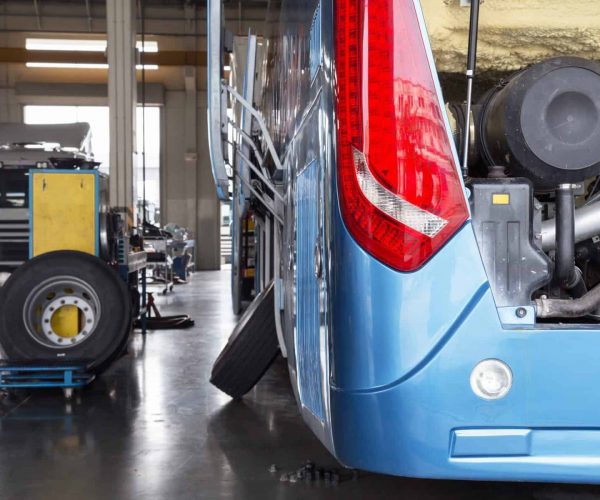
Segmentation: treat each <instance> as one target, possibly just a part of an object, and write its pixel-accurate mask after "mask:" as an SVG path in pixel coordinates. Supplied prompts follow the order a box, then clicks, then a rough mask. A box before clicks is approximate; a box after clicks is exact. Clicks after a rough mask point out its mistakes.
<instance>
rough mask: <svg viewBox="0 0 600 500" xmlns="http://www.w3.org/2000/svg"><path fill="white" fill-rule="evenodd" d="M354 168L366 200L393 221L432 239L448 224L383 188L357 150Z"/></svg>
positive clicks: (355, 151)
mask: <svg viewBox="0 0 600 500" xmlns="http://www.w3.org/2000/svg"><path fill="white" fill-rule="evenodd" d="M354 166H355V168H356V177H357V179H358V185H359V186H360V189H361V191H362V192H363V194H364V195H365V198H367V200H369V201H370V202H371V203H373V205H375V206H376V207H377V208H379V210H381V211H382V212H384V213H386V214H388V215H389V216H390V217H391V218H392V219H394V220H397V221H398V222H401V223H402V224H404V225H405V226H408V227H410V228H411V229H414V230H415V231H418V232H419V233H421V234H424V235H425V236H429V237H430V238H433V237H434V236H435V235H436V234H438V233H439V232H440V231H441V230H442V229H443V228H444V226H445V225H446V224H448V221H446V220H444V219H442V218H441V217H438V216H437V215H434V214H432V213H429V212H427V211H426V210H422V209H420V208H419V207H417V206H415V205H413V204H412V203H409V202H408V201H406V200H404V199H402V198H401V197H400V196H398V195H396V194H394V193H392V192H391V191H389V190H388V189H386V188H385V187H384V186H382V185H381V184H380V183H379V182H378V181H377V179H375V177H374V176H373V174H372V173H371V171H370V170H369V165H367V160H366V159H365V155H363V154H362V153H361V152H360V151H358V150H357V149H354Z"/></svg>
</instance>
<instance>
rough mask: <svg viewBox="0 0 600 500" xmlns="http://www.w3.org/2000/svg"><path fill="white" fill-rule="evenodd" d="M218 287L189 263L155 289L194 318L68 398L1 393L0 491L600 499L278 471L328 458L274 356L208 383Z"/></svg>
mask: <svg viewBox="0 0 600 500" xmlns="http://www.w3.org/2000/svg"><path fill="white" fill-rule="evenodd" d="M228 289H229V276H228V274H227V273H226V272H214V273H198V274H197V275H196V276H195V277H194V280H193V282H192V283H190V284H189V285H183V286H180V287H178V288H176V291H175V293H173V294H172V295H170V296H168V297H166V298H161V299H160V305H161V308H162V310H163V312H164V313H167V314H168V313H171V314H176V313H180V312H181V313H190V314H192V315H193V316H194V318H195V320H196V327H195V328H193V329H190V330H187V331H161V332H153V333H150V334H149V335H148V336H147V337H146V339H143V338H141V336H140V335H136V338H135V339H134V342H133V345H132V347H131V349H130V353H129V354H128V355H127V356H125V357H124V358H122V359H121V360H119V361H118V362H117V363H116V364H115V365H114V366H113V367H112V368H111V369H110V370H109V372H108V373H106V374H105V375H104V376H103V377H102V378H101V379H99V380H98V381H97V382H96V383H95V384H94V385H93V386H92V387H90V388H88V389H87V390H85V391H83V392H82V393H81V394H79V395H78V396H76V397H75V398H74V399H73V400H72V401H71V402H66V401H65V400H64V399H63V397H62V394H61V393H60V392H53V391H40V392H32V393H24V394H15V395H11V396H9V397H4V398H2V397H1V396H0V500H8V499H10V500H12V499H14V500H24V499H40V500H41V499H43V500H52V499H60V500H70V499H86V500H87V499H103V500H112V499H127V500H129V499H138V498H139V499H160V500H171V499H194V498H200V499H260V500H263V499H264V500H267V499H268V500H270V499H282V500H284V499H298V498H311V499H321V498H323V499H325V498H327V499H330V498H331V499H338V498H339V499H355V498H356V499H366V498H369V499H371V498H407V499H413V498H414V499H418V500H429V499H442V498H452V499H473V500H475V499H477V500H483V499H486V500H487V499H511V500H513V499H515V498H534V499H538V500H546V499H548V500H550V499H555V500H563V499H564V500H567V499H581V500H587V499H591V498H600V489H598V488H594V487H585V486H557V485H536V484H533V485H527V484H524V485H520V484H504V483H464V482H447V481H419V480H410V479H402V478H393V477H387V476H378V475H375V474H361V475H359V478H358V480H356V481H352V480H350V479H348V480H345V481H342V482H341V483H340V484H338V485H337V486H333V485H328V484H325V483H324V482H321V483H318V484H315V483H305V482H298V483H295V484H290V483H289V482H285V483H284V482H280V480H279V479H280V475H281V473H282V472H285V471H292V470H295V469H298V468H299V467H300V466H302V465H303V464H304V463H305V461H306V460H308V459H310V460H312V461H314V462H315V463H316V464H318V465H321V466H324V467H337V465H336V463H335V461H334V460H333V458H332V457H331V456H330V455H329V454H328V453H327V451H326V450H325V449H324V448H323V447H322V446H321V445H320V443H319V442H318V441H317V440H316V439H315V438H314V437H313V435H312V434H311V433H310V431H309V430H308V429H307V428H306V427H305V426H304V424H303V423H302V421H301V419H300V417H299V415H298V412H297V410H296V407H295V403H294V401H293V396H292V394H291V392H290V388H289V383H288V379H287V371H286V368H285V364H284V363H283V362H281V361H280V362H278V363H277V364H276V365H275V366H274V367H273V368H272V369H271V370H270V371H269V373H267V375H266V376H265V378H264V379H263V380H262V382H261V383H260V384H259V386H258V387H257V388H256V389H255V390H254V391H253V392H252V393H251V394H249V395H248V396H247V397H246V398H245V399H244V401H242V402H231V401H230V400H229V398H227V397H226V396H225V395H223V394H221V393H220V392H219V391H217V390H216V389H215V388H213V387H212V386H211V385H210V384H209V383H208V377H209V373H210V369H211V365H212V362H213V360H214V359H215V357H216V356H217V354H218V352H219V351H220V349H221V347H222V346H223V344H224V342H225V341H226V339H227V336H228V334H229V332H230V331H231V329H232V327H233V324H234V321H235V318H234V317H233V316H232V314H231V307H230V301H229V296H228ZM272 464H276V465H277V466H278V467H279V468H280V470H279V472H277V473H271V472H270V471H269V467H270V466H271V465H272Z"/></svg>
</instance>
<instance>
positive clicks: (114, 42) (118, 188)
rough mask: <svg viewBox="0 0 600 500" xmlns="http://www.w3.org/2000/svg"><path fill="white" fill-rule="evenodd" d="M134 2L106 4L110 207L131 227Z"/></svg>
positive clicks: (123, 0)
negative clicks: (118, 212) (121, 213)
mask: <svg viewBox="0 0 600 500" xmlns="http://www.w3.org/2000/svg"><path fill="white" fill-rule="evenodd" d="M135 12H136V11H135V0H106V21H107V24H106V26H107V36H108V48H107V56H108V105H109V115H110V204H111V206H112V207H114V208H116V209H118V210H119V211H121V212H125V213H127V214H128V215H129V217H128V219H129V225H130V227H131V226H132V225H133V224H135V209H136V200H137V194H136V169H135V166H136V158H135V144H136V142H135V115H136V109H135V108H136V103H137V96H136V91H137V85H136V53H135V42H136V36H135V35H136V14H135Z"/></svg>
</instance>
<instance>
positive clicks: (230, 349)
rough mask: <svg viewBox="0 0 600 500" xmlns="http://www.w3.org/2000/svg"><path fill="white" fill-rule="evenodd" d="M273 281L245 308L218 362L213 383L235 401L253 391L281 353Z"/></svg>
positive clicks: (215, 365)
mask: <svg viewBox="0 0 600 500" xmlns="http://www.w3.org/2000/svg"><path fill="white" fill-rule="evenodd" d="M274 300H275V287H274V284H273V282H271V283H270V284H269V286H268V287H267V288H266V289H265V290H264V291H263V292H262V293H261V294H259V295H258V296H257V297H256V298H255V299H254V301H253V302H252V303H251V304H250V306H249V307H248V308H247V309H246V311H245V312H244V314H243V315H242V317H241V318H240V321H239V322H238V324H237V325H236V327H235V328H234V330H233V332H232V334H231V336H230V337H229V340H228V342H227V345H226V346H225V348H224V349H223V351H222V352H221V354H220V355H219V357H218V358H217V360H216V361H215V364H214V366H213V369H212V375H211V379H210V382H211V383H212V384H213V385H214V386H215V387H217V388H219V389H220V390H221V391H223V392H225V393H226V394H228V395H229V396H231V397H232V398H234V399H239V398H241V397H242V396H244V395H245V394H246V393H248V391H250V390H251V389H252V388H253V387H254V386H255V385H256V384H257V383H258V381H259V380H260V379H261V378H262V376H263V375H264V374H265V372H266V371H267V370H268V369H269V367H270V366H271V365H272V364H273V361H275V358H276V357H277V355H278V354H279V341H278V340H277V332H276V330H275V308H274V307H275V302H274Z"/></svg>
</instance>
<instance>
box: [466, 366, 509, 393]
mask: <svg viewBox="0 0 600 500" xmlns="http://www.w3.org/2000/svg"><path fill="white" fill-rule="evenodd" d="M512 380H513V376H512V371H511V369H510V368H509V366H508V365H507V364H506V363H504V362H503V361H500V360H499V359H486V360H484V361H481V362H480V363H478V364H477V366H475V368H473V371H472V372H471V380H470V381H471V389H472V390H473V392H474V393H475V394H476V395H477V396H479V397H480V398H482V399H487V400H496V399H502V398H503V397H504V396H506V395H507V394H508V392H509V391H510V389H511V387H512Z"/></svg>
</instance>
